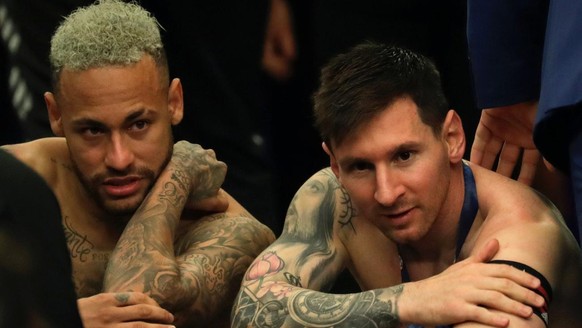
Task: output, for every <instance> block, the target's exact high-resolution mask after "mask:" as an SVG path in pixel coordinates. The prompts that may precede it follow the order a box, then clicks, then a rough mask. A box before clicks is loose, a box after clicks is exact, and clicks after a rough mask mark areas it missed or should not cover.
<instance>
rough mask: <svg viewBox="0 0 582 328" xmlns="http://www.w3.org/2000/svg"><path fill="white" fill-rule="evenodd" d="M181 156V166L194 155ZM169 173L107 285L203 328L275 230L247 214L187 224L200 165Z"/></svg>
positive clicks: (126, 235) (116, 255)
mask: <svg viewBox="0 0 582 328" xmlns="http://www.w3.org/2000/svg"><path fill="white" fill-rule="evenodd" d="M178 155H179V157H178V159H177V160H178V161H185V160H186V159H185V158H184V156H193V155H188V153H187V152H185V153H180V154H178ZM176 158H177V156H176V154H175V155H174V157H173V158H172V161H175V160H176ZM168 168H169V169H168ZM168 168H166V170H164V171H163V172H162V174H161V175H160V177H159V178H158V181H157V182H156V184H155V185H154V187H153V188H152V190H151V191H150V193H149V195H148V196H147V197H146V199H145V200H144V202H143V203H142V205H141V206H140V208H139V209H138V210H137V211H136V213H135V214H134V216H133V217H132V218H131V220H130V221H129V222H128V224H127V226H126V228H125V230H124V232H123V233H122V236H121V237H120V239H119V241H118V244H117V246H116V248H115V250H114V251H113V253H112V255H111V258H110V261H109V264H108V267H107V270H106V273H105V279H104V284H103V286H104V289H105V291H108V292H121V291H139V292H144V293H146V294H148V295H150V296H151V297H152V298H154V299H155V300H156V301H157V302H158V303H159V304H160V305H161V306H162V307H164V308H166V309H167V310H169V311H171V312H172V313H173V314H174V316H175V318H176V324H178V325H186V324H192V322H196V323H197V324H202V325H203V326H204V325H205V324H209V323H210V322H212V321H213V320H215V319H216V317H217V315H218V314H220V313H221V312H224V311H225V310H227V311H228V310H230V305H231V304H232V302H233V300H234V297H235V295H236V292H237V291H238V289H239V287H240V281H241V279H242V276H243V275H244V272H245V270H246V268H247V267H248V266H249V264H250V263H251V261H252V260H253V259H254V258H255V257H256V256H257V255H258V254H259V253H260V252H261V251H262V250H263V249H264V248H265V247H266V246H267V245H268V244H269V243H270V242H271V241H272V240H273V237H272V232H271V231H270V230H269V229H268V228H266V227H265V226H264V225H262V224H261V223H260V222H258V221H257V220H255V219H254V218H252V216H250V214H248V213H246V212H243V211H241V213H230V212H227V213H220V214H214V215H209V216H206V217H203V218H199V219H196V220H191V221H187V222H184V221H183V222H180V216H181V214H182V210H183V208H184V204H185V202H186V199H187V198H188V197H189V192H190V189H191V181H192V180H193V179H192V178H191V177H190V176H189V175H190V174H192V173H191V172H196V168H192V163H191V162H188V165H185V164H179V165H177V164H176V163H174V164H172V163H170V164H169V166H168ZM183 168H187V170H186V169H183ZM197 181H198V182H200V183H209V184H212V183H214V182H212V181H210V179H206V180H204V179H198V180H197ZM197 188H198V189H199V190H201V189H203V188H202V187H200V186H198V187H197ZM178 224H180V229H177V227H178ZM184 228H186V229H184Z"/></svg>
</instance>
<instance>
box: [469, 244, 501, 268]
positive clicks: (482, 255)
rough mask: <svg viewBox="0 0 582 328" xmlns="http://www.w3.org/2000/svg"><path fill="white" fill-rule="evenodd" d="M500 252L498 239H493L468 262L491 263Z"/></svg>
mask: <svg viewBox="0 0 582 328" xmlns="http://www.w3.org/2000/svg"><path fill="white" fill-rule="evenodd" d="M498 251H499V241H498V240H497V239H491V240H489V241H488V242H487V243H485V246H483V248H481V249H480V250H479V251H478V252H477V254H476V255H474V256H471V257H470V258H469V259H468V260H474V261H475V262H479V263H484V262H489V261H491V260H492V259H493V257H494V256H495V254H497V252H498Z"/></svg>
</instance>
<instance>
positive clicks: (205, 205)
mask: <svg viewBox="0 0 582 328" xmlns="http://www.w3.org/2000/svg"><path fill="white" fill-rule="evenodd" d="M228 206H229V201H228V197H227V196H226V194H225V192H224V190H222V189H219V190H218V193H217V194H216V195H215V196H213V197H208V198H204V199H197V200H188V203H187V204H186V208H187V209H188V210H193V211H202V212H211V213H216V212H224V211H226V210H227V209H228Z"/></svg>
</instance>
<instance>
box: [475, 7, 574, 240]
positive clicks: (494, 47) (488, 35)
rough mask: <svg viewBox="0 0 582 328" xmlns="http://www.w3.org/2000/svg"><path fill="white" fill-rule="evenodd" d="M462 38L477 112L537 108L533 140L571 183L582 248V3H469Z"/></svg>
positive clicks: (545, 156) (546, 157)
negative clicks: (522, 105)
mask: <svg viewBox="0 0 582 328" xmlns="http://www.w3.org/2000/svg"><path fill="white" fill-rule="evenodd" d="M468 17H469V19H468V24H467V36H468V40H469V51H470V55H471V63H472V66H473V74H474V79H475V91H476V96H477V103H478V106H479V107H480V108H491V107H498V106H507V105H512V104H516V103H520V102H525V101H531V100H538V101H539V103H538V112H537V117H536V121H535V125H534V132H533V140H534V142H535V145H536V147H537V148H538V149H539V151H540V153H541V154H542V155H543V156H544V158H545V159H546V160H548V161H549V162H550V163H551V164H552V165H553V166H555V167H557V168H558V169H559V170H561V171H562V172H564V173H567V174H569V175H570V178H571V179H570V181H571V184H572V188H573V195H574V203H575V205H576V216H577V220H578V226H577V227H576V226H573V227H571V229H572V230H573V232H574V233H575V234H576V232H578V236H577V238H578V240H579V241H582V234H581V233H582V172H581V171H579V170H580V163H581V162H582V145H581V144H580V142H578V143H575V142H574V140H575V137H576V136H579V135H580V133H581V131H582V61H581V60H580V57H581V56H582V43H581V42H579V38H580V35H581V34H582V21H581V20H580V17H582V3H580V2H576V1H574V2H572V1H568V0H512V1H507V0H470V1H469V2H468Z"/></svg>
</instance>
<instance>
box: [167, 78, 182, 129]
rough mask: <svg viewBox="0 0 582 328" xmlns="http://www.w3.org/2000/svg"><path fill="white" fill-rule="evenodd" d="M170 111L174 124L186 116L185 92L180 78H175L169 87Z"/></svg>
mask: <svg viewBox="0 0 582 328" xmlns="http://www.w3.org/2000/svg"><path fill="white" fill-rule="evenodd" d="M168 111H169V113H170V118H171V122H172V125H177V124H178V123H180V122H181V121H182V118H183V117H184V93H183V91H182V82H180V79H173V80H172V82H171V83H170V88H169V89H168Z"/></svg>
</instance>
